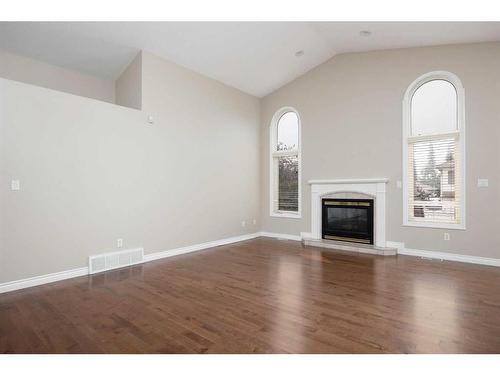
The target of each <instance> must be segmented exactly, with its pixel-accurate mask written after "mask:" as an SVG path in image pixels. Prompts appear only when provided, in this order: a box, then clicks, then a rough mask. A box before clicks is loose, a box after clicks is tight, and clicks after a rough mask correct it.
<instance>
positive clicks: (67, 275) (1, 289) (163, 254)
mask: <svg viewBox="0 0 500 375" xmlns="http://www.w3.org/2000/svg"><path fill="white" fill-rule="evenodd" d="M259 235H260V233H259V232H256V233H250V234H244V235H242V236H236V237H230V238H224V239H222V240H217V241H210V242H205V243H202V244H197V245H192V246H186V247H181V248H177V249H172V250H165V251H160V252H156V253H152V254H147V255H144V262H150V261H152V260H156V259H162V258H167V257H172V256H175V255H180V254H186V253H191V252H193V251H199V250H203V249H208V248H210V247H216V246H221V245H227V244H231V243H235V242H240V241H246V240H250V239H252V238H256V237H259ZM88 274H89V268H88V267H82V268H77V269H74V270H69V271H62V272H56V273H50V274H47V275H41V276H35V277H30V278H27V279H22V280H15V281H9V282H6V283H3V284H0V293H6V292H12V291H14V290H19V289H24V288H29V287H32V286H38V285H42V284H48V283H53V282H55V281H61V280H66V279H71V278H73V277H78V276H86V275H88Z"/></svg>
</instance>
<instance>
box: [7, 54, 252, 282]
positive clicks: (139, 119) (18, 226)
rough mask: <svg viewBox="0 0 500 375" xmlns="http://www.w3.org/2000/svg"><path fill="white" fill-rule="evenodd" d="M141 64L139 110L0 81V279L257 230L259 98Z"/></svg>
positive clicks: (154, 62)
mask: <svg viewBox="0 0 500 375" xmlns="http://www.w3.org/2000/svg"><path fill="white" fill-rule="evenodd" d="M143 63H144V69H145V76H146V79H145V82H144V86H143V93H144V95H143V99H144V100H143V102H144V107H145V108H146V109H147V111H138V110H134V109H129V108H126V107H121V106H117V105H113V104H109V103H105V102H101V101H95V100H89V99H87V98H83V97H80V96H75V95H68V94H66V93H62V92H58V91H53V90H47V89H45V88H41V87H37V86H32V85H27V84H24V83H20V82H15V81H11V80H5V79H0V171H1V173H0V283H2V282H6V281H12V280H18V279H23V278H27V277H32V276H37V275H43V274H47V273H52V272H58V271H63V270H69V269H74V268H78V267H83V266H86V264H87V257H88V256H89V255H91V254H98V253H102V252H105V251H113V250H116V248H115V244H116V239H117V238H123V239H124V248H131V247H136V246H143V247H144V249H145V252H146V253H152V252H156V251H161V250H168V249H172V248H176V247H179V246H186V245H191V244H197V243H202V242H206V241H211V240H217V239H221V238H227V237H230V236H237V235H241V234H245V233H251V232H255V231H256V230H257V228H256V226H254V225H253V224H252V219H253V218H258V215H259V198H258V195H259V156H258V153H257V152H256V151H257V150H258V148H259V101H258V99H256V98H254V97H252V96H249V95H246V94H243V93H241V92H239V91H237V90H235V89H232V88H229V87H227V86H224V85H222V84H220V83H218V82H215V81H213V80H210V79H208V78H205V77H203V76H200V75H198V74H196V73H193V72H190V71H188V70H186V69H183V68H181V67H179V66H177V65H175V64H172V63H169V62H167V61H164V60H162V59H159V58H157V57H154V56H151V55H149V54H145V56H144V61H143ZM148 114H152V115H153V116H154V118H155V123H154V125H149V124H148V123H147V121H146V118H147V115H148ZM12 179H19V180H20V182H21V190H20V191H11V190H10V181H11V180H12ZM242 220H246V222H247V226H246V227H245V228H242V226H241V221H242Z"/></svg>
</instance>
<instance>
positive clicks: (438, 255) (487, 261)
mask: <svg viewBox="0 0 500 375" xmlns="http://www.w3.org/2000/svg"><path fill="white" fill-rule="evenodd" d="M398 254H401V255H410V256H414V257H423V258H431V259H441V260H450V261H454V262H462V263H473V264H482V265H484V266H495V267H500V259H496V258H484V257H477V256H473V255H462V254H455V253H444V252H441V251H429V250H417V249H408V248H405V247H403V248H402V249H398Z"/></svg>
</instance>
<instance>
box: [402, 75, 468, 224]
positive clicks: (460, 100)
mask: <svg viewBox="0 0 500 375" xmlns="http://www.w3.org/2000/svg"><path fill="white" fill-rule="evenodd" d="M438 79H441V80H445V81H448V82H450V83H451V84H452V85H453V86H454V87H455V90H456V92H457V122H458V123H457V125H458V131H457V132H456V134H458V136H459V139H458V148H459V150H460V152H459V154H460V168H461V174H460V199H461V200H460V213H461V215H460V223H459V224H449V223H438V222H415V221H410V220H408V141H409V138H412V139H416V138H418V137H417V136H415V137H410V135H411V133H410V131H411V129H410V127H411V99H412V97H413V94H414V93H415V91H416V90H417V89H418V88H420V86H422V85H423V84H425V83H427V82H429V81H433V80H438ZM444 134H446V133H443V134H440V135H444ZM423 137H428V138H432V135H427V136H423ZM465 160H466V157H465V90H464V87H463V85H462V82H461V81H460V79H459V78H458V76H456V75H455V74H453V73H450V72H446V71H434V72H430V73H426V74H424V75H422V76H420V77H419V78H417V79H416V80H415V81H413V82H412V84H411V85H410V86H409V87H408V89H407V90H406V92H405V95H404V98H403V225H404V226H409V227H424V228H441V229H461V230H465V228H466V225H465V218H466V215H465V210H466V195H465V191H466V188H465V181H466V174H465V172H466V164H465Z"/></svg>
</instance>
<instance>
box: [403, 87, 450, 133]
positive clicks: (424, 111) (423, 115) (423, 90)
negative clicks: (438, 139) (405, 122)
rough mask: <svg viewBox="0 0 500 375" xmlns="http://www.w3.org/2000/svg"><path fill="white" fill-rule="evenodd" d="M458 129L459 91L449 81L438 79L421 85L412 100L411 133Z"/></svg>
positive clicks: (446, 131) (448, 131) (441, 131)
mask: <svg viewBox="0 0 500 375" xmlns="http://www.w3.org/2000/svg"><path fill="white" fill-rule="evenodd" d="M456 130H457V92H456V90H455V87H454V86H453V85H452V84H451V83H450V82H448V81H445V80H442V79H436V80H433V81H429V82H427V83H424V84H423V85H422V86H420V87H419V88H418V89H417V90H416V91H415V93H414V94H413V98H412V100H411V135H413V136H416V135H425V134H436V133H450V132H453V131H456Z"/></svg>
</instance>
